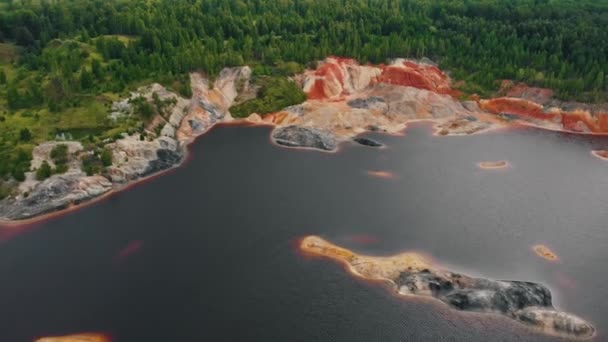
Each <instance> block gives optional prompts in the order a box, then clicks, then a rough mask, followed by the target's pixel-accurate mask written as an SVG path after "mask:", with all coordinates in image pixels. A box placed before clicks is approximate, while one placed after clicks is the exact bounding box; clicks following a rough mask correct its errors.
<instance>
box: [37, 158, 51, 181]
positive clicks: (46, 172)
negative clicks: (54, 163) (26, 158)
mask: <svg viewBox="0 0 608 342" xmlns="http://www.w3.org/2000/svg"><path fill="white" fill-rule="evenodd" d="M52 174H53V170H52V169H51V165H49V163H48V162H47V161H46V160H45V161H43V162H42V164H41V165H40V167H39V168H38V169H37V170H36V179H37V180H45V179H47V178H49V177H50V176H51V175H52Z"/></svg>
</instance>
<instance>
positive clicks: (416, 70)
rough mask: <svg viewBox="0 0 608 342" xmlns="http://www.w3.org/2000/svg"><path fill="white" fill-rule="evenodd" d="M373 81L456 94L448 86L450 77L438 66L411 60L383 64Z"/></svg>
mask: <svg viewBox="0 0 608 342" xmlns="http://www.w3.org/2000/svg"><path fill="white" fill-rule="evenodd" d="M375 82H377V83H388V84H395V85H402V86H409V87H415V88H419V89H426V90H430V91H433V92H436V93H439V94H450V95H457V93H456V91H455V90H453V89H452V88H451V86H450V79H449V78H448V76H447V75H446V74H444V73H443V72H442V71H441V70H439V68H437V67H436V66H433V65H426V64H417V63H414V62H412V61H404V62H403V63H402V65H389V66H383V70H382V74H381V75H380V76H378V77H377V78H376V80H375Z"/></svg>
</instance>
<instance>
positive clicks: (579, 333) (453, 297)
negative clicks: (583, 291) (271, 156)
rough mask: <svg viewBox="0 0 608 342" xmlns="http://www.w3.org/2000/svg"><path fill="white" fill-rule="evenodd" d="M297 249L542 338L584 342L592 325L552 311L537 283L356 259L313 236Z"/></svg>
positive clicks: (420, 259)
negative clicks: (498, 316)
mask: <svg viewBox="0 0 608 342" xmlns="http://www.w3.org/2000/svg"><path fill="white" fill-rule="evenodd" d="M300 249H301V250H302V251H304V252H305V253H308V254H310V255H314V256H321V257H326V258H329V259H332V260H335V261H338V262H340V263H342V264H343V265H345V266H346V268H347V269H348V271H349V272H350V273H351V274H353V275H355V276H357V277H360V278H363V279H367V280H374V281H381V282H385V283H386V284H388V285H389V286H390V288H391V289H392V291H395V293H397V294H399V295H402V296H408V295H415V296H423V297H430V298H435V299H437V300H439V301H441V302H443V303H445V304H447V305H449V306H450V307H452V308H454V309H457V310H466V311H475V312H482V313H484V312H485V313H498V314H501V315H504V316H506V317H509V318H511V319H514V320H516V321H518V322H521V323H523V324H525V325H527V326H530V327H532V328H534V329H537V330H539V331H542V332H544V333H547V334H554V335H559V336H563V337H566V338H570V339H573V338H580V339H584V338H589V337H592V336H593V335H594V333H595V329H594V328H593V326H592V325H591V324H590V323H588V322H586V321H585V320H583V319H581V318H579V317H576V316H574V315H572V314H569V313H566V312H563V311H559V310H558V309H556V308H554V307H553V305H552V301H551V292H550V291H549V289H548V288H547V287H545V286H543V285H541V284H537V283H532V282H526V281H512V280H490V279H483V278H473V277H470V276H467V275H464V274H460V273H456V272H452V271H448V270H444V269H442V268H441V267H439V266H438V265H437V264H435V263H434V262H431V261H430V260H427V259H426V258H425V257H424V256H422V255H420V254H417V253H403V254H398V255H395V256H391V257H375V256H367V255H359V254H356V253H354V252H352V251H350V250H348V249H345V248H342V247H339V246H336V245H334V244H332V243H331V242H329V241H326V240H324V239H322V238H320V237H318V236H308V237H306V238H304V239H302V240H301V242H300Z"/></svg>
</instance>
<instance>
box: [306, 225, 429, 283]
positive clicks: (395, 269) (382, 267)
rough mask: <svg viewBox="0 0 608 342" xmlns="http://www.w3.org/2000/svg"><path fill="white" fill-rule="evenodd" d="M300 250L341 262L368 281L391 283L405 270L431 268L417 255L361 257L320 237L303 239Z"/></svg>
mask: <svg viewBox="0 0 608 342" xmlns="http://www.w3.org/2000/svg"><path fill="white" fill-rule="evenodd" d="M300 249H301V250H302V251H304V252H306V253H309V254H312V255H317V256H322V257H327V258H330V259H333V260H336V261H339V262H341V263H342V264H344V265H345V266H346V267H347V269H348V270H349V272H351V273H352V274H353V275H355V276H358V277H362V278H365V279H368V280H380V281H388V282H391V281H392V279H395V278H397V277H398V276H399V274H400V273H401V272H402V271H403V270H406V269H409V270H416V271H420V270H423V269H428V268H430V267H431V263H430V262H429V261H428V260H426V259H425V258H424V257H423V256H422V255H420V254H417V253H403V254H398V255H394V256H390V257H376V256H367V255H359V254H355V253H354V252H352V251H350V250H348V249H346V248H342V247H338V246H336V245H334V244H332V243H331V242H329V241H326V240H324V239H322V238H320V237H318V236H308V237H306V238H304V239H302V241H301V242H300Z"/></svg>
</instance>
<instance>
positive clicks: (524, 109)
mask: <svg viewBox="0 0 608 342" xmlns="http://www.w3.org/2000/svg"><path fill="white" fill-rule="evenodd" d="M480 107H481V108H482V109H484V110H487V111H488V112H490V113H494V114H500V113H507V114H513V115H517V116H521V117H529V118H534V119H541V120H553V119H555V118H556V117H559V115H560V114H558V113H545V112H544V111H543V107H542V106H541V105H539V104H536V103H534V102H531V101H527V100H523V99H517V98H513V97H499V98H496V99H491V100H488V101H482V102H481V103H480Z"/></svg>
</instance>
